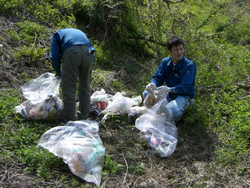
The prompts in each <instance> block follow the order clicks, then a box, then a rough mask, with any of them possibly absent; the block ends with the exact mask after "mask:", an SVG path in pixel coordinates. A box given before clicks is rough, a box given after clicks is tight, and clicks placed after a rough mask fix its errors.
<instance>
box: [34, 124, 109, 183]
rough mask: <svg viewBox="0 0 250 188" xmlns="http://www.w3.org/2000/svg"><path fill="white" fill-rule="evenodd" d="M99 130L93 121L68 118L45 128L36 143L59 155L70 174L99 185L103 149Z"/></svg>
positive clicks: (103, 155) (103, 154)
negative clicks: (64, 121) (46, 129)
mask: <svg viewBox="0 0 250 188" xmlns="http://www.w3.org/2000/svg"><path fill="white" fill-rule="evenodd" d="M98 131H99V125H98V123H97V122H95V121H90V120H81V121H69V122H68V123H67V124H66V125H65V126H57V127H54V128H51V129H50V130H48V131H46V132H45V133H44V134H43V135H42V136H41V138H40V140H39V143H38V145H39V146H41V147H43V148H44V149H47V150H48V151H49V152H51V153H53V154H54V155H56V156H58V157H60V158H62V159H63V161H64V162H65V163H66V164H68V166H69V168H70V170H71V172H72V173H73V174H75V175H76V176H78V177H80V178H82V179H83V180H85V181H87V182H92V183H95V184H96V185H98V186H99V185H100V182H101V171H102V169H103V163H104V157H105V149H104V147H103V144H102V141H101V139H100V137H99V133H98Z"/></svg>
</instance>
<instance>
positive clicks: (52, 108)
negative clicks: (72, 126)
mask: <svg viewBox="0 0 250 188" xmlns="http://www.w3.org/2000/svg"><path fill="white" fill-rule="evenodd" d="M62 109H63V104H62V101H61V99H59V98H58V97H48V98H47V99H45V100H39V101H32V100H26V101H24V102H23V103H22V104H21V105H19V106H16V113H17V114H20V115H21V116H22V117H23V118H25V119H27V120H45V119H47V120H48V119H57V118H59V117H61V114H62Z"/></svg>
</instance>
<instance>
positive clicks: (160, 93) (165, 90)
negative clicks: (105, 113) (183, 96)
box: [154, 86, 171, 98]
mask: <svg viewBox="0 0 250 188" xmlns="http://www.w3.org/2000/svg"><path fill="white" fill-rule="evenodd" d="M170 90H171V88H170V87H167V86H160V87H158V88H157V89H156V90H155V91H154V94H155V97H156V98H161V97H162V96H163V95H164V94H166V93H168V92H169V91H170Z"/></svg>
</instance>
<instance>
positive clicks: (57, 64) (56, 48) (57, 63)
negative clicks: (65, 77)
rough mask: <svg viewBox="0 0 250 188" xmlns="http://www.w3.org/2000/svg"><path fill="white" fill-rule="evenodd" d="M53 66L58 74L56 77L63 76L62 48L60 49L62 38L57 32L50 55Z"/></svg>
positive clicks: (53, 38)
mask: <svg viewBox="0 0 250 188" xmlns="http://www.w3.org/2000/svg"><path fill="white" fill-rule="evenodd" d="M49 57H50V59H51V64H52V67H53V69H54V71H55V72H56V75H58V76H60V75H61V47H60V38H59V34H58V33H57V32H55V33H54V35H53V37H52V38H51V47H50V55H49Z"/></svg>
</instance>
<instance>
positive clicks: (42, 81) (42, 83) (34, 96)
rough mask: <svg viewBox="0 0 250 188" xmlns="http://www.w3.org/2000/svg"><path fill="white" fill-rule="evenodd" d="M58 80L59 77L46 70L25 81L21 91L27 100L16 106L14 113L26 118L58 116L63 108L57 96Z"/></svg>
mask: <svg viewBox="0 0 250 188" xmlns="http://www.w3.org/2000/svg"><path fill="white" fill-rule="evenodd" d="M60 82H61V79H58V78H56V77H55V75H54V74H51V73H48V72H47V73H44V74H42V75H41V76H39V77H38V78H36V79H33V80H30V81H28V82H27V83H25V84H24V85H23V86H21V91H22V94H23V96H24V97H25V98H26V99H27V100H26V101H24V102H23V103H22V104H21V105H19V106H16V113H17V114H20V115H21V116H22V117H24V118H25V119H28V120H42V119H43V120H45V119H56V118H59V117H60V116H61V113H62V109H63V103H62V101H61V100H60V98H59V87H60Z"/></svg>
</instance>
